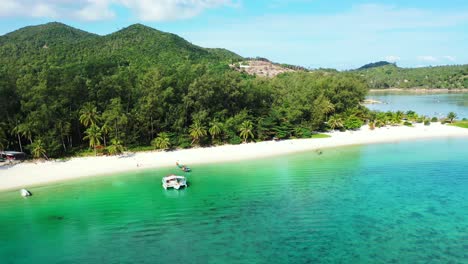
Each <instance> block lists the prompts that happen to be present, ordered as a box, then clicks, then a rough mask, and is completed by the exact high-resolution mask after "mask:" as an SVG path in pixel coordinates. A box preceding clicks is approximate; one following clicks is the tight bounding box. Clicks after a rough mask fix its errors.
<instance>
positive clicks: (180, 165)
mask: <svg viewBox="0 0 468 264" xmlns="http://www.w3.org/2000/svg"><path fill="white" fill-rule="evenodd" d="M176 165H177V167H178V168H179V169H181V170H182V171H183V172H191V171H192V169H191V168H189V167H187V166H185V165H184V164H180V163H179V162H178V161H176Z"/></svg>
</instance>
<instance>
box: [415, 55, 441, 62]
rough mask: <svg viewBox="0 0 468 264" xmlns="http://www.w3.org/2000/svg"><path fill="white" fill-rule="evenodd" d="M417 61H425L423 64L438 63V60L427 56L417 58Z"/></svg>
mask: <svg viewBox="0 0 468 264" xmlns="http://www.w3.org/2000/svg"><path fill="white" fill-rule="evenodd" d="M418 60H419V61H425V62H436V61H438V59H437V58H436V57H434V56H429V55H426V56H418Z"/></svg>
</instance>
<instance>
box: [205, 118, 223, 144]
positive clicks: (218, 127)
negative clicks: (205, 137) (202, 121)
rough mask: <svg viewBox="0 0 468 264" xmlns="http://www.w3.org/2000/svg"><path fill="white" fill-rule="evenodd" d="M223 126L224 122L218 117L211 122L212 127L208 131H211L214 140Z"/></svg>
mask: <svg viewBox="0 0 468 264" xmlns="http://www.w3.org/2000/svg"><path fill="white" fill-rule="evenodd" d="M222 126H223V124H222V123H221V122H219V121H218V120H216V119H215V120H213V122H211V123H210V129H209V130H208V132H210V135H211V139H212V140H214V139H215V137H216V136H219V135H220V134H221V131H222Z"/></svg>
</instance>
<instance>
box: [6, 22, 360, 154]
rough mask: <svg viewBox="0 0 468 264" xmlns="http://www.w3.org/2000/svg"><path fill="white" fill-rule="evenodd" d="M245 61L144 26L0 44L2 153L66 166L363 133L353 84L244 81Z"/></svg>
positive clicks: (51, 27) (328, 77)
mask: <svg viewBox="0 0 468 264" xmlns="http://www.w3.org/2000/svg"><path fill="white" fill-rule="evenodd" d="M241 59H242V58H241V57H240V56H238V55H237V54H234V53H232V52H230V51H228V50H224V49H206V48H202V47H198V46H195V45H192V44H191V43H189V42H187V41H186V40H184V39H182V38H180V37H179V36H176V35H174V34H170V33H164V32H161V31H158V30H155V29H152V28H149V27H146V26H143V25H139V24H137V25H133V26H130V27H127V28H125V29H122V30H120V31H118V32H115V33H113V34H109V35H106V36H98V35H95V34H90V33H87V32H84V31H81V30H78V29H74V28H72V27H69V26H66V25H64V24H60V23H49V24H45V25H40V26H33V27H26V28H23V29H19V30H17V31H15V32H12V33H9V34H6V35H4V36H1V37H0V150H2V149H9V150H23V151H26V152H27V153H29V154H32V155H34V156H44V155H47V156H52V157H58V156H63V155H70V154H74V153H76V152H80V151H83V150H87V149H90V147H91V149H92V148H95V149H97V148H98V147H99V146H103V147H104V148H105V150H106V151H109V152H117V151H118V150H119V149H120V148H121V146H134V147H139V146H150V144H151V143H152V144H153V145H154V146H155V147H157V148H167V147H189V146H192V145H210V144H219V143H224V142H229V143H240V142H241V141H247V140H252V139H254V140H265V139H271V138H273V137H277V138H289V137H308V136H310V134H311V131H314V130H319V129H323V128H324V127H325V125H326V123H325V121H327V120H328V119H329V118H330V117H331V116H333V115H334V117H335V118H334V120H335V121H336V122H338V123H336V122H335V124H339V123H340V122H342V121H340V120H341V119H343V120H344V119H345V118H349V122H346V127H348V128H355V127H358V126H359V125H360V124H362V123H361V122H360V121H359V118H358V117H362V108H361V107H360V105H359V102H360V101H361V100H363V99H364V96H365V94H366V91H367V86H366V84H365V82H364V81H363V79H362V78H360V77H359V76H356V75H352V74H349V73H339V72H334V73H323V72H316V73H305V72H302V73H299V72H297V73H288V74H284V75H280V76H278V77H276V78H273V79H264V78H258V77H255V76H249V75H246V74H244V73H240V72H236V71H234V70H232V69H231V68H230V67H229V64H231V63H233V62H235V61H238V60H241Z"/></svg>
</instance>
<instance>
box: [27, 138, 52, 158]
mask: <svg viewBox="0 0 468 264" xmlns="http://www.w3.org/2000/svg"><path fill="white" fill-rule="evenodd" d="M31 153H32V154H33V157H34V158H36V159H38V158H40V157H41V156H42V157H44V158H45V159H49V158H48V157H47V155H46V150H45V147H44V143H43V142H42V140H40V139H37V140H34V142H33V143H32V144H31Z"/></svg>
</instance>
